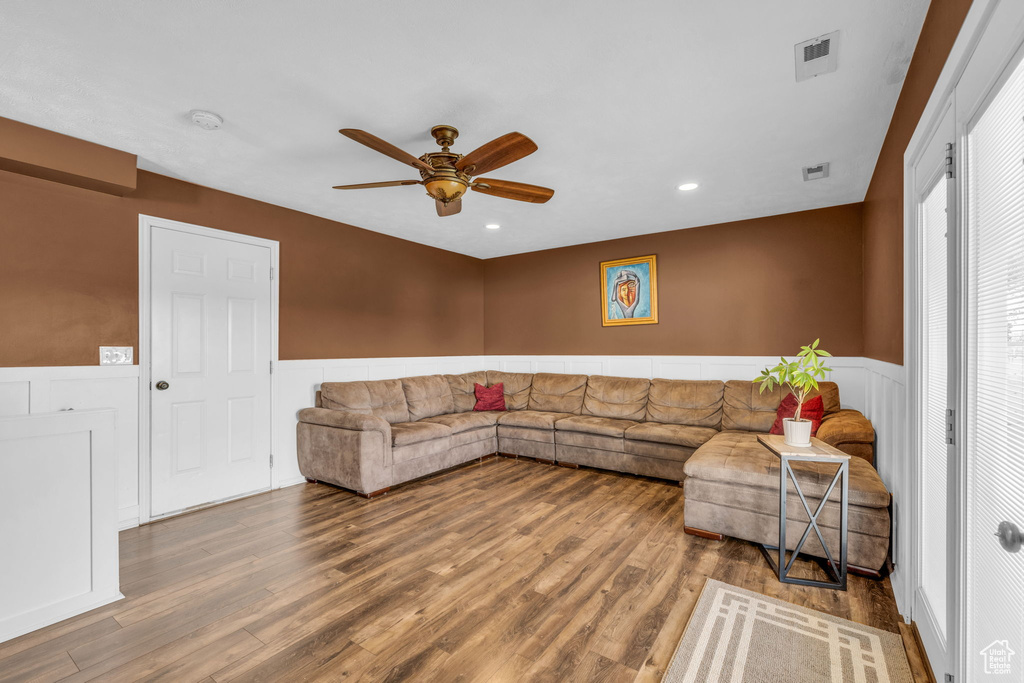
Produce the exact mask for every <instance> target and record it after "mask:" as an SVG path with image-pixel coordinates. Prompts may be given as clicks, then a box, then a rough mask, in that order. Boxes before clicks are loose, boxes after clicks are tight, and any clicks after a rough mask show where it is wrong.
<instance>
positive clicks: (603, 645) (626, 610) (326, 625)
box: [0, 458, 901, 683]
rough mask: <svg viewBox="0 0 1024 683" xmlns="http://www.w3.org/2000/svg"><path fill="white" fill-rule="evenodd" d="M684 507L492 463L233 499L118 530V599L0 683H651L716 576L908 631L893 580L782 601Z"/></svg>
mask: <svg viewBox="0 0 1024 683" xmlns="http://www.w3.org/2000/svg"><path fill="white" fill-rule="evenodd" d="M684 506H685V501H684V500H683V497H682V490H681V489H680V488H679V487H678V486H676V485H675V484H674V483H668V482H661V481H657V480H652V479H646V478H643V477H634V476H630V475H618V474H612V473H603V472H597V471H594V470H588V469H586V468H582V469H566V468H560V467H552V466H550V465H546V464H541V463H534V462H529V461H521V460H511V459H504V458H498V459H494V460H490V461H487V462H484V463H480V464H472V465H469V466H466V467H463V468H460V469H457V470H453V471H451V472H447V473H443V474H440V475H438V476H435V477H431V478H428V479H424V480H420V481H417V482H412V483H410V484H408V485H406V486H402V487H398V488H396V489H395V490H393V491H391V492H389V493H388V495H386V496H382V497H380V498H377V499H374V500H364V499H362V498H359V497H358V496H355V495H353V494H351V493H349V492H346V491H343V490H340V489H336V488H333V487H330V486H326V485H312V484H306V485H300V486H294V487H290V488H287V489H281V490H279V491H273V492H270V493H266V494H261V495H258V496H253V497H250V498H245V499H242V500H237V501H232V502H230V503H226V504H224V505H220V506H217V507H212V508H208V509H205V510H200V511H196V512H192V513H189V514H187V515H182V516H180V517H175V518H171V519H165V520H160V521H158V522H155V523H153V524H150V525H147V526H145V527H139V528H136V529H130V530H127V531H125V532H122V534H121V546H120V555H121V560H122V569H121V571H122V573H121V577H122V591H123V592H124V594H125V595H126V599H125V600H122V601H120V602H117V603H112V604H110V605H105V606H104V607H101V608H99V609H97V610H94V611H93V612H90V613H87V614H84V615H79V616H78V617H74V618H72V619H69V620H67V621H65V622H62V623H60V624H55V625H53V626H50V627H48V628H46V629H42V630H40V631H37V632H35V633H32V634H28V635H25V636H22V637H20V638H17V639H14V640H12V641H9V642H7V643H2V644H0V681H15V680H19V681H20V680H45V681H57V680H64V681H94V680H110V681H134V680H146V681H151V680H167V681H202V682H203V683H212V682H216V683H225V682H226V681H275V682H276V681H317V680H321V681H344V680H353V681H354V680H366V681H402V680H417V681H445V682H448V681H491V682H494V683H497V682H503V681H525V680H529V681H615V682H617V681H632V680H635V681H652V682H654V681H659V680H660V679H661V676H662V674H663V673H664V671H665V668H666V667H667V666H668V664H669V661H670V659H671V656H672V654H673V653H674V651H675V648H676V645H677V644H678V642H679V639H680V637H681V636H682V633H683V629H684V628H685V625H686V622H687V619H688V618H689V615H690V613H691V612H692V610H693V607H694V605H695V604H696V601H697V599H698V597H699V595H700V592H701V589H702V588H703V586H704V583H705V581H706V580H707V579H708V578H715V579H718V580H720V581H724V582H726V583H731V584H733V585H737V586H740V587H744V588H748V589H751V590H755V591H757V592H760V593H763V594H765V595H768V596H770V597H776V598H779V599H782V600H786V601H789V602H793V603H796V604H800V605H805V606H808V607H811V608H814V609H819V610H822V611H826V612H829V613H832V614H835V615H837V616H840V617H843V618H847V619H852V620H854V621H859V622H862V623H867V624H869V625H871V626H875V627H878V628H883V629H886V630H889V631H893V632H896V631H899V630H900V626H901V620H900V618H899V616H898V615H897V614H896V609H895V604H894V600H893V597H892V590H891V587H890V585H889V583H888V581H886V580H883V581H873V580H870V579H865V578H861V577H853V576H851V577H850V582H849V583H850V589H849V591H848V592H846V593H843V592H839V591H829V590H823V589H815V588H805V587H800V586H788V585H783V584H780V583H779V582H778V581H777V580H776V579H775V577H774V575H773V574H772V573H771V571H770V569H769V568H768V567H767V565H766V564H765V563H764V561H763V558H761V556H760V553H759V551H758V550H757V548H756V546H754V545H753V544H750V543H744V542H741V541H736V540H725V541H712V540H709V539H704V538H697V537H694V536H688V535H686V534H684V533H683V526H684V521H685V520H684ZM798 571H800V572H815V571H817V568H816V566H815V565H814V564H813V563H809V562H799V563H798Z"/></svg>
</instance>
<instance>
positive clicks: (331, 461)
mask: <svg viewBox="0 0 1024 683" xmlns="http://www.w3.org/2000/svg"><path fill="white" fill-rule="evenodd" d="M298 417H299V421H298V423H297V424H296V438H297V440H298V441H297V444H296V448H297V455H298V460H299V471H300V472H302V474H303V476H305V477H306V478H307V479H315V480H316V481H322V482H327V483H329V484H334V485H335V486H341V487H342V488H346V489H351V490H353V491H358V492H359V493H365V494H370V493H374V492H376V491H381V490H383V489H386V488H388V487H390V486H391V484H392V480H393V477H392V460H391V425H390V424H388V423H387V421H386V420H382V419H381V418H379V417H374V416H373V415H364V414H361V413H349V412H344V411H341V410H329V409H327V408H304V409H303V410H300V411H299V415H298Z"/></svg>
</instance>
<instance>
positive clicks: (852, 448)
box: [816, 409, 875, 462]
mask: <svg viewBox="0 0 1024 683" xmlns="http://www.w3.org/2000/svg"><path fill="white" fill-rule="evenodd" d="M816 436H817V438H819V439H821V440H822V441H824V442H825V443H827V444H828V445H830V446H833V447H835V448H838V449H839V450H841V451H843V452H846V453H849V454H850V455H856V456H859V457H862V458H864V459H866V460H867V461H868V462H873V461H874V444H875V428H874V427H872V426H871V421H870V420H868V419H867V418H866V417H864V415H862V414H861V413H860V411H857V410H849V409H845V410H840V411H839V412H836V413H833V414H832V415H829V416H827V417H826V418H825V419H824V420H822V422H821V426H820V427H818V433H817V434H816Z"/></svg>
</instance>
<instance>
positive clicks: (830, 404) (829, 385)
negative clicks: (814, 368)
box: [807, 382, 842, 415]
mask: <svg viewBox="0 0 1024 683" xmlns="http://www.w3.org/2000/svg"><path fill="white" fill-rule="evenodd" d="M818 395H820V396H821V400H822V402H823V403H824V404H825V414H826V415H831V414H833V413H838V412H839V410H840V409H841V408H842V406H841V405H840V403H839V385H838V384H836V383H835V382H818V390H817V391H815V392H812V393H811V394H808V396H807V400H811V399H812V398H814V397H815V396H818Z"/></svg>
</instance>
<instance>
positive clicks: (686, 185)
mask: <svg viewBox="0 0 1024 683" xmlns="http://www.w3.org/2000/svg"><path fill="white" fill-rule="evenodd" d="M698 187H700V185H698V184H697V183H683V184H682V185H680V186H679V189H680V190H682V191H683V192H689V191H690V190H696V189H697V188H698Z"/></svg>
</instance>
